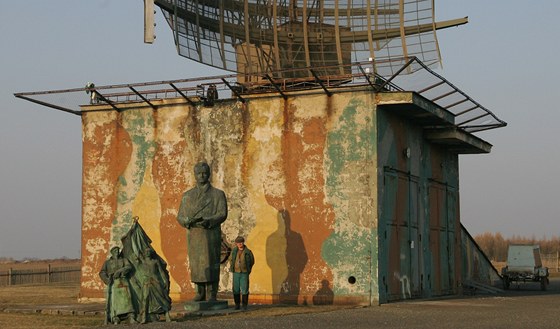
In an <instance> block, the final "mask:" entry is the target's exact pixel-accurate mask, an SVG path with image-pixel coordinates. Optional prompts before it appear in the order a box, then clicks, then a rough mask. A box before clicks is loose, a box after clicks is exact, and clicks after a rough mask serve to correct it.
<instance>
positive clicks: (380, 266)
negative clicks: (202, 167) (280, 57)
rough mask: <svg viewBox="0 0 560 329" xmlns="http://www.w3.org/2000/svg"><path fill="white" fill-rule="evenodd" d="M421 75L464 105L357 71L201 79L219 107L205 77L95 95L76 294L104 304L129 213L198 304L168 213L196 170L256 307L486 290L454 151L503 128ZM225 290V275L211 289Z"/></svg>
mask: <svg viewBox="0 0 560 329" xmlns="http://www.w3.org/2000/svg"><path fill="white" fill-rule="evenodd" d="M409 64H410V63H409ZM426 70H427V69H426ZM426 70H425V71H426ZM427 72H428V73H432V77H435V78H436V79H437V80H438V81H439V82H437V83H440V82H441V83H440V85H445V86H447V89H446V90H447V91H445V92H440V93H439V94H440V95H444V94H446V93H448V92H449V90H451V93H448V94H447V95H454V96H459V100H458V101H457V102H460V103H461V104H462V105H461V106H464V105H465V104H468V106H467V107H463V110H461V109H459V108H458V107H461V106H456V105H452V103H451V102H449V99H448V98H447V99H446V98H445V97H439V98H437V97H429V92H430V91H433V89H434V88H435V87H433V88H428V89H426V88H425V89H424V90H420V91H418V90H413V89H411V90H404V89H402V88H398V87H397V86H395V85H392V84H391V83H390V79H388V80H381V81H377V84H375V83H372V81H371V80H370V79H369V78H368V76H367V75H366V74H365V72H364V71H362V73H363V74H362V73H360V74H356V75H355V76H351V77H349V80H347V81H345V83H340V81H338V82H336V81H320V80H316V81H307V83H305V84H304V85H305V87H304V88H299V89H298V87H297V84H298V83H300V82H301V81H299V80H298V81H288V80H286V81H284V83H287V82H288V83H292V85H291V87H290V88H289V87H286V85H283V84H282V83H277V84H268V85H262V86H252V87H251V89H249V90H240V89H239V88H233V87H234V86H232V85H231V84H229V83H228V82H227V77H226V78H224V79H221V80H220V79H218V80H215V81H210V83H212V84H214V83H215V84H217V85H218V90H219V94H220V98H219V99H218V100H216V101H214V102H213V104H209V103H208V102H206V105H205V104H204V103H205V102H204V93H203V91H204V90H205V86H207V85H208V83H209V82H208V81H206V80H202V81H194V82H193V81H190V80H189V81H187V80H185V81H183V82H184V83H191V85H193V87H185V88H183V89H181V88H180V87H179V88H178V87H177V86H178V85H179V84H180V83H181V82H180V81H175V82H169V83H168V86H172V87H173V88H174V90H173V89H170V90H171V91H169V90H167V91H166V92H163V90H162V89H161V86H159V85H158V86H156V85H148V86H146V85H145V84H144V85H142V86H143V87H144V91H138V89H139V88H138V86H132V85H127V86H119V88H121V89H127V88H129V89H130V90H132V91H134V93H133V92H130V90H129V91H128V92H127V93H115V92H113V91H111V93H110V90H111V89H115V88H114V86H112V87H98V88H97V89H96V92H97V93H98V95H99V99H100V101H99V102H98V103H95V104H92V105H82V106H81V107H80V109H79V110H78V111H76V114H79V115H81V116H82V125H83V191H82V193H83V215H82V216H83V217H82V264H83V265H82V280H81V292H80V295H81V297H82V298H83V299H89V298H102V297H103V289H104V284H103V283H102V282H101V280H100V279H99V276H98V272H99V269H100V268H101V265H102V264H103V261H104V260H105V259H106V258H107V255H108V251H109V248H110V246H111V245H113V244H118V243H119V241H120V238H121V236H122V235H124V234H125V233H126V231H127V230H128V228H129V227H130V226H131V224H132V221H133V219H132V218H133V217H134V216H139V217H140V223H141V225H142V226H143V227H144V229H145V231H146V233H147V234H148V235H149V236H150V238H151V239H152V240H153V243H152V245H153V246H154V248H155V249H156V251H157V253H158V254H159V255H160V256H162V257H163V258H164V259H165V260H166V261H167V263H168V265H169V272H170V276H171V293H172V297H173V298H174V299H175V300H184V299H187V298H190V297H192V296H193V295H194V288H193V284H192V283H191V282H190V280H189V263H188V259H187V249H186V248H187V243H186V238H185V229H184V228H182V227H181V226H180V225H179V224H178V222H177V220H176V216H177V212H178V208H179V205H180V202H181V196H182V194H183V193H184V191H185V190H187V189H189V188H190V187H192V186H194V184H195V182H194V177H193V174H192V169H193V166H194V164H195V163H197V162H198V161H200V160H206V161H207V162H208V163H209V164H210V166H211V168H212V177H211V182H212V184H213V185H214V186H216V187H218V188H220V189H222V190H224V191H225V193H226V195H227V198H228V205H229V215H228V219H227V220H226V222H225V223H224V224H223V225H222V230H223V232H224V240H225V241H227V242H229V243H231V242H232V241H233V240H234V239H235V237H236V236H238V235H243V236H245V237H246V241H247V245H248V246H249V248H251V250H252V251H253V252H254V255H255V258H256V264H255V267H254V269H253V273H252V275H251V288H250V290H251V301H252V302H262V303H300V304H304V303H307V304H331V303H335V304H362V305H374V304H378V303H385V302H389V301H394V300H402V299H409V298H425V297H431V296H441V295H453V294H458V293H460V292H461V291H462V289H463V286H464V284H465V283H466V282H467V281H468V280H476V281H478V282H482V283H487V284H491V283H492V281H493V280H495V279H496V278H497V273H495V270H493V268H492V267H491V265H489V262H487V260H486V259H485V258H484V257H483V256H481V252H480V250H478V249H477V248H476V244H474V241H473V240H472V238H470V236H469V235H468V233H466V231H465V230H464V229H463V228H462V225H461V222H460V207H459V200H460V197H459V191H460V188H459V181H460V180H459V155H461V154H472V153H488V152H490V149H491V145H490V144H489V143H487V142H486V141H484V140H482V139H480V138H478V137H476V136H474V135H473V134H472V133H471V131H476V130H482V129H489V128H495V127H499V126H503V125H505V123H504V122H503V121H500V120H499V119H497V118H496V117H495V116H494V115H493V114H492V113H491V112H489V111H488V110H486V109H485V108H483V107H481V106H480V105H479V104H478V103H476V102H474V101H473V100H472V99H471V98H470V97H468V96H466V95H465V94H464V93H462V92H461V91H459V90H458V89H456V88H455V87H454V86H453V85H451V84H450V83H448V82H447V81H446V80H444V79H443V78H441V77H439V76H437V75H434V74H433V72H431V71H429V70H427ZM195 82H196V83H195ZM195 84H196V87H194V85H195ZM428 86H429V84H428ZM434 86H435V85H434ZM228 87H232V88H231V92H230V91H229V89H228ZM259 88H260V89H259ZM263 88H264V91H263ZM266 88H268V89H266ZM116 89H118V88H116ZM168 89H169V88H168ZM80 90H81V92H83V89H80ZM177 90H179V91H177ZM226 90H227V91H226ZM75 91H77V90H75ZM66 92H68V91H66ZM125 94H126V95H125ZM226 94H227V96H226ZM135 95H138V97H136V98H135V99H132V98H133V97H135ZM230 95H231V96H230ZM20 96H22V97H23V98H25V97H26V96H25V95H23V94H22V95H20ZM428 97H429V98H428ZM444 99H445V101H446V102H447V104H448V105H447V106H444V105H441V101H442V100H444ZM463 103H465V104H463ZM44 105H45V104H44ZM47 106H49V105H48V104H47ZM465 108H467V109H468V108H471V109H474V112H472V111H473V110H470V111H466V110H464V109H465ZM476 111H481V112H479V113H478V114H475V113H476ZM480 113H482V115H481V114H480ZM481 117H483V119H484V120H486V121H488V119H490V121H491V122H490V124H488V123H486V122H482V120H479V118H481ZM462 118H466V120H463V122H464V123H463V124H461V123H459V122H458V120H459V119H462ZM477 120H478V121H477ZM477 122H482V123H481V124H478V123H477ZM482 255H483V254H482ZM230 291H231V282H230V274H229V273H228V269H227V266H225V265H224V266H222V275H221V282H220V293H221V295H222V297H224V298H229V296H230V295H231V293H230Z"/></svg>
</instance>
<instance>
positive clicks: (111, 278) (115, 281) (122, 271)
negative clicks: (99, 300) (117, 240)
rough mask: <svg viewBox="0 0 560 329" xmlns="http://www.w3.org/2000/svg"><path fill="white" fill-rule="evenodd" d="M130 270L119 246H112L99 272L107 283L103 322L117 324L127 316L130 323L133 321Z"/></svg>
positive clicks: (129, 265) (130, 265)
mask: <svg viewBox="0 0 560 329" xmlns="http://www.w3.org/2000/svg"><path fill="white" fill-rule="evenodd" d="M132 270H133V268H132V264H131V263H130V262H129V261H128V259H126V258H124V257H123V255H122V253H121V252H120V250H119V247H116V246H115V247H112V248H111V257H109V259H107V260H106V261H105V263H104V264H103V267H102V268H101V271H100V272H99V276H100V277H101V280H103V282H104V283H105V284H106V285H107V293H106V298H107V305H106V317H105V324H107V323H114V324H118V323H120V322H121V321H122V320H125V319H127V318H128V319H129V320H130V322H131V323H134V322H135V310H134V306H133V304H132V295H131V293H130V291H131V290H130V281H129V277H130V274H131V272H132Z"/></svg>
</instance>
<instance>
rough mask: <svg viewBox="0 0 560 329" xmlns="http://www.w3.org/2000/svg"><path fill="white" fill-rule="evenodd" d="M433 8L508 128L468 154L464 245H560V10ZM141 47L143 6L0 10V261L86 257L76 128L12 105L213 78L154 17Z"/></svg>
mask: <svg viewBox="0 0 560 329" xmlns="http://www.w3.org/2000/svg"><path fill="white" fill-rule="evenodd" d="M536 3H538V5H535V6H534V7H531V6H530V5H531V3H530V2H527V1H520V0H511V1H507V5H506V3H505V2H504V1H488V0H484V1H483V0H471V1H464V0H446V1H443V0H440V1H437V0H436V19H437V20H448V19H454V18H459V17H464V16H469V24H467V25H463V26H460V27H457V28H452V29H447V30H442V31H439V32H438V38H439V43H440V48H441V52H442V56H443V69H442V70H438V73H440V74H442V75H443V76H444V77H445V78H447V79H448V80H449V81H450V82H451V83H453V84H455V85H456V86H457V87H459V88H460V89H462V90H463V91H465V92H466V93H467V94H468V95H469V96H471V97H472V98H473V99H475V100H476V101H478V102H479V103H481V104H482V105H483V106H485V107H487V108H488V109H490V110H491V111H493V112H494V113H495V114H496V115H497V116H498V117H499V118H500V119H502V120H505V121H507V122H508V126H507V127H505V128H500V129H495V130H491V131H488V132H483V133H478V134H477V135H478V136H479V137H482V138H483V139H485V140H487V141H488V142H490V143H491V144H493V145H494V147H493V149H492V153H491V154H486V155H462V156H461V157H460V172H461V185H460V193H461V216H462V222H463V224H464V225H465V226H466V227H467V229H468V230H469V231H470V233H471V234H473V235H476V234H478V233H482V232H486V231H490V232H502V234H504V235H505V236H511V235H513V234H517V235H525V236H532V235H534V236H535V237H537V238H540V237H543V236H545V235H546V236H547V237H551V236H552V235H559V231H558V227H557V216H558V214H559V213H560V206H559V205H560V200H558V199H557V197H558V196H559V194H560V193H559V191H558V188H559V187H560V174H558V172H557V170H556V169H557V168H558V167H559V166H558V164H559V162H560V151H559V147H558V138H557V136H556V134H557V133H556V131H557V127H556V125H558V124H559V123H560V109H559V108H558V106H557V105H556V103H555V102H554V101H553V99H554V98H555V96H556V94H557V93H558V91H557V90H556V80H553V77H554V76H556V77H558V73H559V67H560V66H559V64H558V57H557V56H556V54H557V53H560V51H559V49H558V48H559V45H558V42H557V40H558V31H560V27H559V25H560V23H558V19H557V15H558V12H560V2H559V1H557V0H540V1H538V2H536ZM156 21H157V23H158V26H157V27H156V35H157V39H156V42H155V44H154V45H146V44H144V43H143V1H141V0H97V1H95V0H91V1H76V0H65V1H63V0H49V1H44V0H36V1H5V2H3V3H2V7H1V10H0V35H1V37H0V38H1V40H2V42H1V44H0V169H1V170H0V225H1V226H0V257H13V258H16V259H21V258H25V257H37V258H54V257H62V256H66V257H71V258H78V257H79V256H80V239H81V234H80V225H81V156H82V154H81V120H80V117H78V116H75V115H71V114H67V113H63V112H60V111H55V110H52V109H49V108H46V107H42V106H40V105H36V104H33V103H30V102H27V101H24V100H20V99H17V98H15V97H14V96H13V93H15V92H22V91H39V90H53V89H66V88H74V87H83V86H85V84H86V82H89V81H92V82H95V83H96V84H97V85H110V84H120V83H132V82H144V81H155V80H171V79H182V78H192V77H198V76H206V75H215V74H221V72H220V71H217V70H214V69H212V68H210V67H207V66H203V65H201V64H198V63H196V62H193V61H190V60H188V59H186V58H183V57H180V56H179V55H177V53H176V50H175V46H174V44H173V40H172V35H171V30H170V29H169V27H168V26H167V24H166V23H165V22H164V20H163V15H162V14H161V12H160V11H159V10H158V12H157V14H156Z"/></svg>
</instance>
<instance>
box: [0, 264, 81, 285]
mask: <svg viewBox="0 0 560 329" xmlns="http://www.w3.org/2000/svg"><path fill="white" fill-rule="evenodd" d="M80 275H81V268H80V266H53V265H51V264H46V265H45V266H41V267H34V268H29V269H13V268H9V269H8V270H4V271H0V286H11V285H17V284H40V283H54V282H80Z"/></svg>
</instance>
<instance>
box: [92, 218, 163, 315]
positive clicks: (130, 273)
mask: <svg viewBox="0 0 560 329" xmlns="http://www.w3.org/2000/svg"><path fill="white" fill-rule="evenodd" d="M122 243H123V249H122V250H120V249H119V247H116V246H115V247H113V248H111V257H110V258H109V259H107V260H106V261H105V263H104V264H103V267H102V269H101V271H100V272H99V276H100V277H101V280H103V282H104V283H105V284H106V285H107V296H106V297H107V298H106V299H107V304H106V314H107V316H106V319H105V322H106V323H113V324H118V323H121V322H123V321H128V322H130V323H137V322H140V323H147V322H153V321H159V317H160V315H164V316H165V319H166V321H171V319H170V316H169V311H170V310H171V298H169V272H168V271H167V264H166V263H165V261H164V260H163V259H162V258H161V257H159V256H158V255H157V253H156V252H155V251H154V250H153V249H152V247H151V245H150V244H151V240H150V239H149V237H148V236H147V235H146V233H145V232H144V230H143V229H142V227H141V226H140V224H138V222H137V220H135V222H134V224H133V226H132V228H131V229H130V231H129V232H128V233H127V234H126V235H125V236H124V237H123V238H122Z"/></svg>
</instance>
